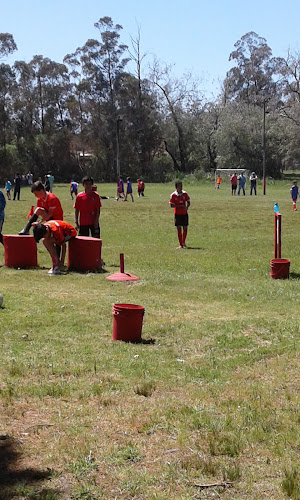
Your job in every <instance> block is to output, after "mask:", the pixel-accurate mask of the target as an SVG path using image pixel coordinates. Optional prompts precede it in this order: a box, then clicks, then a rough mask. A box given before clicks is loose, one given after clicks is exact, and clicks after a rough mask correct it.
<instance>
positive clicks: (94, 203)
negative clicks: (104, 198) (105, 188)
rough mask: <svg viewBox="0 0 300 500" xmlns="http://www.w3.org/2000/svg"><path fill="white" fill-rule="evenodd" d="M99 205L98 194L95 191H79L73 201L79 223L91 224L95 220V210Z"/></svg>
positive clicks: (83, 224) (81, 224) (82, 224)
mask: <svg viewBox="0 0 300 500" xmlns="http://www.w3.org/2000/svg"><path fill="white" fill-rule="evenodd" d="M100 207H101V201H100V196H99V194H98V193H96V191H92V192H91V193H89V194H86V193H85V191H82V192H81V193H79V194H78V195H77V197H76V200H75V203H74V208H75V209H76V210H78V211H79V225H80V226H93V225H94V224H95V222H96V221H95V216H96V212H97V211H98V210H99V209H100Z"/></svg>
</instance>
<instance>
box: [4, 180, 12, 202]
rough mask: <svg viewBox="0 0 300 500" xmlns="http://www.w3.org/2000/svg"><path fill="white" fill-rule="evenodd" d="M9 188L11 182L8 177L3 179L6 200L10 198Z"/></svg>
mask: <svg viewBox="0 0 300 500" xmlns="http://www.w3.org/2000/svg"><path fill="white" fill-rule="evenodd" d="M10 190H11V182H10V180H9V179H5V191H6V196H7V199H8V200H11V197H10Z"/></svg>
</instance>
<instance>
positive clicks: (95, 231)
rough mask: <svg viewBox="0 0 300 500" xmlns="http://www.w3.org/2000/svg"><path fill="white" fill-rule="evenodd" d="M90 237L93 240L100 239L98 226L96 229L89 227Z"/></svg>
mask: <svg viewBox="0 0 300 500" xmlns="http://www.w3.org/2000/svg"><path fill="white" fill-rule="evenodd" d="M91 235H92V237H93V238H99V239H100V226H98V227H95V226H91Z"/></svg>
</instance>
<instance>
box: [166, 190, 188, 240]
mask: <svg viewBox="0 0 300 500" xmlns="http://www.w3.org/2000/svg"><path fill="white" fill-rule="evenodd" d="M175 188H176V189H175V191H174V192H173V193H172V194H171V196H170V199H169V205H170V207H171V208H173V209H174V223H175V226H176V227H177V237H178V241H179V247H177V249H179V248H186V244H185V240H186V237H187V230H188V225H189V216H188V209H189V206H190V197H189V195H188V194H187V192H186V191H183V190H182V182H181V181H178V180H177V181H175Z"/></svg>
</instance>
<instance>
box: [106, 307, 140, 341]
mask: <svg viewBox="0 0 300 500" xmlns="http://www.w3.org/2000/svg"><path fill="white" fill-rule="evenodd" d="M112 314H113V326H112V338H113V340H124V341H125V342H139V341H140V340H141V335H142V326H143V318H144V314H145V308H144V306H139V305H137V304H113V307H112Z"/></svg>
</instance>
